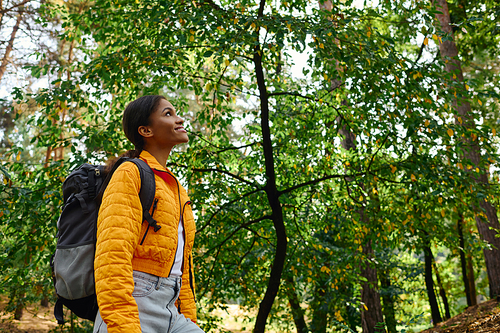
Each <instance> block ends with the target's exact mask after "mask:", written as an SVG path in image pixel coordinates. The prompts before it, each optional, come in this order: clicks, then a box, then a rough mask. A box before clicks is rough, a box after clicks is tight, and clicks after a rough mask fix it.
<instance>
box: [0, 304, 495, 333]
mask: <svg viewBox="0 0 500 333" xmlns="http://www.w3.org/2000/svg"><path fill="white" fill-rule="evenodd" d="M2 301H3V299H2ZM3 308H4V302H1V304H0V311H2V312H3ZM0 318H1V321H0V332H5V333H7V332H8V333H47V332H49V330H51V329H53V328H55V327H57V324H56V322H55V320H54V319H53V316H52V307H49V308H42V307H38V308H36V307H28V309H27V310H25V312H24V315H23V318H22V320H20V321H19V320H13V319H12V316H11V315H8V314H4V313H2V315H1V317H0ZM233 332H241V331H238V330H236V331H233ZM489 332H500V307H499V304H498V301H497V300H490V301H486V302H483V303H481V304H478V305H476V306H473V307H469V308H467V309H465V310H464V312H462V313H461V314H459V315H457V316H455V317H453V318H451V319H449V320H447V321H445V322H443V323H440V324H438V325H437V326H436V327H433V328H429V329H426V330H425V331H422V332H420V333H489Z"/></svg>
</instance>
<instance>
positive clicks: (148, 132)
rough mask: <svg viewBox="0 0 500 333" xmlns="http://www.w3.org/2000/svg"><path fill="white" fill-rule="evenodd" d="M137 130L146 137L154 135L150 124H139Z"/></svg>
mask: <svg viewBox="0 0 500 333" xmlns="http://www.w3.org/2000/svg"><path fill="white" fill-rule="evenodd" d="M137 131H138V132H139V134H140V135H142V136H143V137H145V138H149V137H151V136H153V132H152V131H151V129H150V128H149V127H148V126H139V128H138V129H137Z"/></svg>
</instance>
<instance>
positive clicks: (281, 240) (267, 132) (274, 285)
mask: <svg viewBox="0 0 500 333" xmlns="http://www.w3.org/2000/svg"><path fill="white" fill-rule="evenodd" d="M265 4H266V2H265V0H262V1H261V3H260V8H259V14H258V16H259V18H260V17H262V16H263V14H264V6H265ZM253 62H254V65H255V74H256V77H257V86H258V88H259V97H260V109H261V129H262V148H263V150H264V163H265V173H266V178H267V182H266V186H265V192H266V195H267V199H268V202H269V205H270V207H271V211H272V220H273V226H274V229H275V231H276V249H275V254H274V261H273V264H272V266H271V273H270V276H269V281H268V285H267V289H266V293H265V295H264V298H263V299H262V301H261V302H260V305H259V311H258V313H257V318H256V320H255V325H254V329H253V332H254V333H264V331H265V329H266V322H267V317H268V316H269V313H270V312H271V308H272V306H273V303H274V300H275V298H276V295H277V294H278V291H279V288H280V283H281V275H282V273H283V267H284V265H285V259H286V252H287V235H286V228H285V223H284V220H283V210H282V208H281V203H280V200H279V195H280V194H279V191H278V188H277V186H276V174H275V170H274V156H273V143H272V140H271V129H270V127H269V99H268V93H267V87H266V83H265V79H264V69H263V68H262V51H261V49H260V46H259V45H256V46H255V48H254V57H253Z"/></svg>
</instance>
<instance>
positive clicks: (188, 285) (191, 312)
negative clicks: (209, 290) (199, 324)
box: [179, 253, 197, 323]
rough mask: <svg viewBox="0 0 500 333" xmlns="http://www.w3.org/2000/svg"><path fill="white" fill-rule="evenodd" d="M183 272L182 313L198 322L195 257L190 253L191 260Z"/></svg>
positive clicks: (180, 296) (180, 294)
mask: <svg viewBox="0 0 500 333" xmlns="http://www.w3.org/2000/svg"><path fill="white" fill-rule="evenodd" d="M185 266H186V267H184V272H183V273H182V287H181V292H180V293H179V300H180V303H181V304H180V306H181V313H182V314H183V315H184V316H186V317H187V318H189V319H191V320H192V321H193V322H195V323H196V320H197V318H196V304H195V298H194V293H195V285H194V273H193V257H192V255H191V253H190V254H189V262H188V263H187V265H185Z"/></svg>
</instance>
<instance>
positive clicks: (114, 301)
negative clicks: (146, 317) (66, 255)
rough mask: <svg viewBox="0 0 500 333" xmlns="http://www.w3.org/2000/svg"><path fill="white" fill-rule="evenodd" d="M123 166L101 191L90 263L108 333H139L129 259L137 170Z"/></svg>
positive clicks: (137, 207)
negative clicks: (92, 266) (92, 264)
mask: <svg viewBox="0 0 500 333" xmlns="http://www.w3.org/2000/svg"><path fill="white" fill-rule="evenodd" d="M130 165H132V164H131V163H124V164H123V165H121V166H120V167H119V168H118V169H117V170H116V171H115V173H114V174H113V177H112V178H111V181H110V183H109V185H108V187H107V188H106V191H105V192H104V196H103V201H102V204H101V208H100V210H99V217H98V221H97V245H96V254H95V260H94V273H95V281H96V293H97V301H98V304H99V311H100V313H101V317H102V318H103V320H104V322H105V323H106V324H107V326H108V332H110V333H113V332H127V333H129V332H138V333H139V332H141V326H140V321H139V311H138V309H137V303H136V302H135V300H134V298H133V296H132V292H133V291H134V280H133V275H132V272H133V269H132V257H133V254H134V250H135V246H136V244H137V243H138V239H139V234H140V228H141V223H140V222H141V220H142V211H141V202H140V199H139V195H138V193H139V189H140V183H141V182H140V176H139V171H138V170H137V168H135V167H134V166H133V165H132V166H133V167H130Z"/></svg>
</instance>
